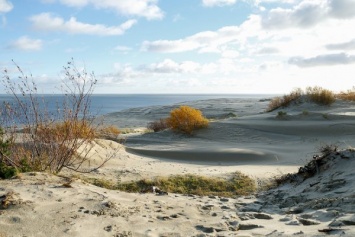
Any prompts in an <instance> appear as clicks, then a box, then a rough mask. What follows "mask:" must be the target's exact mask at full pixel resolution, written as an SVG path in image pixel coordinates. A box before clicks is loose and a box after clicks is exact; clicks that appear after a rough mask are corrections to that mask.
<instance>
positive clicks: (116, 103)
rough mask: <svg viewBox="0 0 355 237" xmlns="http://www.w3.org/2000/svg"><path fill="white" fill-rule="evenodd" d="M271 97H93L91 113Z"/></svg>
mask: <svg viewBox="0 0 355 237" xmlns="http://www.w3.org/2000/svg"><path fill="white" fill-rule="evenodd" d="M41 97H43V98H44V100H45V101H46V103H47V104H48V110H49V111H51V110H55V109H56V103H57V102H60V101H61V99H62V98H63V97H62V96H61V95H41ZM263 97H270V95H240V94H239V95H238V94H235V95H232V94H213V95H206V94H194V95H192V94H189V95H181V94H180V95H171V94H170V95H163V94H152V95H133V94H130V95H97V94H95V95H92V96H91V110H90V111H91V112H92V113H93V114H96V115H103V114H107V113H112V112H118V111H121V110H124V109H129V108H137V107H146V106H152V105H171V104H175V103H181V102H186V101H194V100H207V99H216V98H263ZM11 99H12V97H11V96H9V95H0V103H2V102H3V101H11Z"/></svg>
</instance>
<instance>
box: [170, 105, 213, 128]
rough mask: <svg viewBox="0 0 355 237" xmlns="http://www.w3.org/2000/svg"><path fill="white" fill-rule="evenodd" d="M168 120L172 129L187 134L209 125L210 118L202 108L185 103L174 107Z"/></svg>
mask: <svg viewBox="0 0 355 237" xmlns="http://www.w3.org/2000/svg"><path fill="white" fill-rule="evenodd" d="M166 122H167V124H168V126H169V127H171V129H172V130H174V131H176V132H182V133H186V134H192V132H193V131H195V130H197V129H201V128H206V127H207V126H208V120H207V119H206V118H205V117H204V116H203V115H202V112H201V111H200V110H198V109H195V108H192V107H189V106H185V105H183V106H180V107H179V108H177V109H173V110H172V111H171V112H170V117H168V118H167V120H166Z"/></svg>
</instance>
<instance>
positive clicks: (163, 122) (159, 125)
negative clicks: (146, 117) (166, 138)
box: [147, 118, 169, 132]
mask: <svg viewBox="0 0 355 237" xmlns="http://www.w3.org/2000/svg"><path fill="white" fill-rule="evenodd" d="M147 128H148V129H150V130H153V131H154V132H159V131H163V130H165V129H167V128H169V125H168V123H167V119H162V118H161V119H159V120H156V121H153V122H150V123H148V125H147Z"/></svg>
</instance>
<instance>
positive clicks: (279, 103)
mask: <svg viewBox="0 0 355 237" xmlns="http://www.w3.org/2000/svg"><path fill="white" fill-rule="evenodd" d="M302 94H303V92H302V90H301V89H299V88H298V89H295V90H293V91H292V92H291V93H290V94H288V95H284V96H282V97H276V98H274V99H272V100H271V101H270V103H269V106H268V108H267V110H266V111H267V112H271V111H274V110H276V109H279V108H285V107H288V106H289V105H291V103H297V102H298V101H299V99H300V98H301V96H302Z"/></svg>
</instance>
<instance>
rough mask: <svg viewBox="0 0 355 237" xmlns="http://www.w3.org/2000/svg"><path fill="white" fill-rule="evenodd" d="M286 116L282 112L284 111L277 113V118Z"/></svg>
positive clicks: (285, 113)
mask: <svg viewBox="0 0 355 237" xmlns="http://www.w3.org/2000/svg"><path fill="white" fill-rule="evenodd" d="M286 115H287V112H284V111H279V112H277V116H276V117H278V118H283V117H285V116H286Z"/></svg>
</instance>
